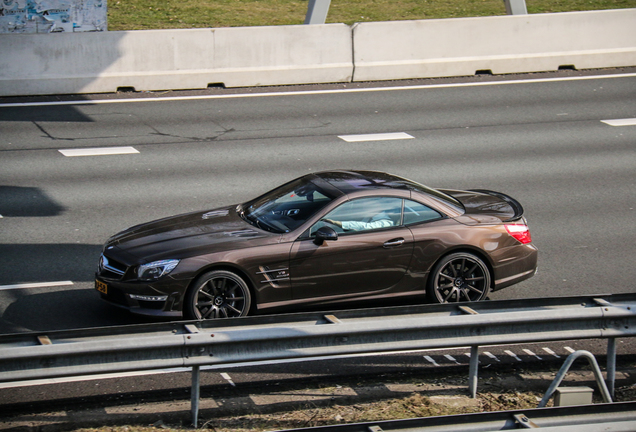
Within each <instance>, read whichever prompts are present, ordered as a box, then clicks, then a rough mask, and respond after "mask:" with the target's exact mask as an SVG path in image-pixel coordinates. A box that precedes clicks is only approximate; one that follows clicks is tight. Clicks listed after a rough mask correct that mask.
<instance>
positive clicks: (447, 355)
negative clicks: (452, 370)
mask: <svg viewBox="0 0 636 432" xmlns="http://www.w3.org/2000/svg"><path fill="white" fill-rule="evenodd" d="M444 357H446V359H447V360H448V361H451V362H454V363H457V364H460V363H459V362H458V361H457V360H455V357H453V356H452V355H450V354H444Z"/></svg>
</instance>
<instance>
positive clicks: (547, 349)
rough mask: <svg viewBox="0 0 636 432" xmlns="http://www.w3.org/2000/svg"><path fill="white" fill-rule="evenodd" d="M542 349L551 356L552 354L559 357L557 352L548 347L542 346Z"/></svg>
mask: <svg viewBox="0 0 636 432" xmlns="http://www.w3.org/2000/svg"><path fill="white" fill-rule="evenodd" d="M542 349H543V351H545V352H547V353H548V354H550V355H551V356H554V357H556V358H561V356H560V355H558V354H557V353H555V352H554V351H552V350H551V349H550V348H542Z"/></svg>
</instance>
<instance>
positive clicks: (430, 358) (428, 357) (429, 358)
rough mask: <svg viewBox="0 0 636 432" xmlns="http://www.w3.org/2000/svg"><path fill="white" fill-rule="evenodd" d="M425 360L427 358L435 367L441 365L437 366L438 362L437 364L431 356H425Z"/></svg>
mask: <svg viewBox="0 0 636 432" xmlns="http://www.w3.org/2000/svg"><path fill="white" fill-rule="evenodd" d="M424 358H425V359H426V360H428V362H429V363H431V364H432V365H433V366H439V365H438V364H437V362H436V361H435V360H433V357H431V356H424Z"/></svg>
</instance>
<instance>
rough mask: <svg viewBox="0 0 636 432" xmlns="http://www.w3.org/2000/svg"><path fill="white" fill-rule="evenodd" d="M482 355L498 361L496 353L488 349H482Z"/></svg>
mask: <svg viewBox="0 0 636 432" xmlns="http://www.w3.org/2000/svg"><path fill="white" fill-rule="evenodd" d="M484 355H485V356H488V357H490V358H491V359H493V360H495V361H500V360H499V359H498V358H497V356H496V355H494V354H493V353H490V352H488V351H484Z"/></svg>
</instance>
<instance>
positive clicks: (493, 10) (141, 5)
mask: <svg viewBox="0 0 636 432" xmlns="http://www.w3.org/2000/svg"><path fill="white" fill-rule="evenodd" d="M307 4H308V2H307V0H110V1H109V2H108V29H109V30H111V31H114V30H147V29H175V28H215V27H244V26H269V25H290V24H302V23H303V21H304V19H305V14H306V13H307ZM526 5H527V8H528V12H529V13H531V14H536V13H548V12H569V11H586V10H600V9H621V8H634V7H636V0H526ZM505 14H506V10H505V6H504V1H503V0H401V1H399V2H398V1H395V0H331V7H330V8H329V16H328V17H327V22H328V23H346V24H353V23H356V22H369V21H397V20H416V19H434V18H458V17H477V16H493V15H505Z"/></svg>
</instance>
